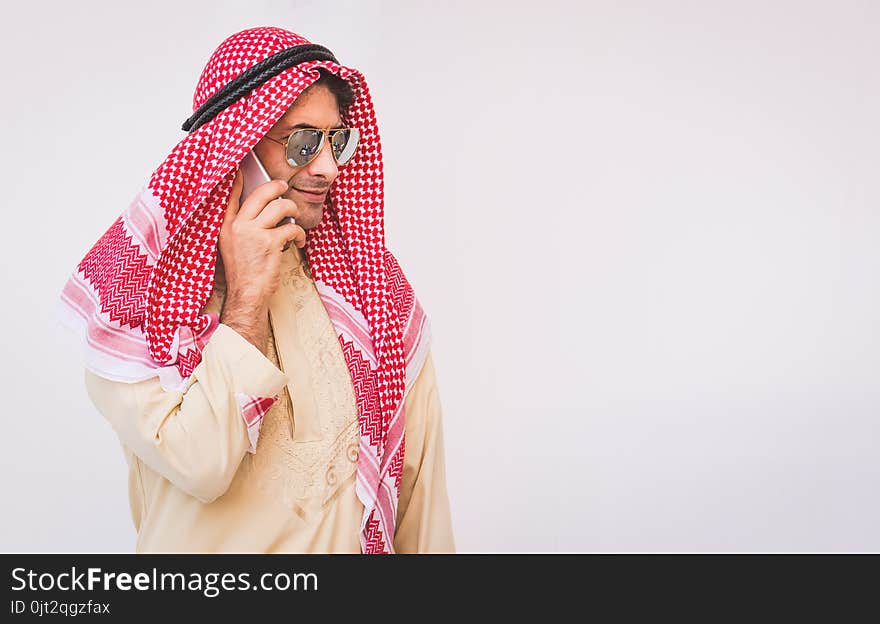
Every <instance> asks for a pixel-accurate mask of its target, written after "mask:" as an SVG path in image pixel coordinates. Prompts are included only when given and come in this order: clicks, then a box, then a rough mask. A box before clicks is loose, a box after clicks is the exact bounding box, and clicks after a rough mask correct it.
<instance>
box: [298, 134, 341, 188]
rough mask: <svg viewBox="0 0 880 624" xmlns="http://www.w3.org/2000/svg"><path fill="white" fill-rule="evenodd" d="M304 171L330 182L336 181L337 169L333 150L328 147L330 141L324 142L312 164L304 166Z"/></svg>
mask: <svg viewBox="0 0 880 624" xmlns="http://www.w3.org/2000/svg"><path fill="white" fill-rule="evenodd" d="M306 170H307V171H308V172H309V175H312V176H320V177H323V178H326V179H327V180H329V181H331V182H332V181H333V180H335V179H336V175H337V174H338V173H339V169H338V167H337V166H336V159H334V158H333V148H332V147H331V146H330V141H327V140H325V141H324V145H323V146H322V147H321V151H320V152H318V155H317V156H315V158H314V160H312V162H310V163H309V164H308V165H306Z"/></svg>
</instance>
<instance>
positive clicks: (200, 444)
mask: <svg viewBox="0 0 880 624" xmlns="http://www.w3.org/2000/svg"><path fill="white" fill-rule="evenodd" d="M287 381H288V378H287V375H285V374H284V373H283V372H282V371H281V370H279V369H278V367H276V366H275V364H273V363H272V362H271V361H270V360H269V359H268V358H267V357H266V356H264V355H263V354H262V353H261V352H260V350H259V349H257V348H256V347H255V346H254V345H252V344H251V343H250V342H248V341H247V340H246V339H245V338H244V337H242V336H241V335H240V334H239V333H238V332H236V331H235V330H234V329H232V328H231V327H229V326H228V325H224V324H222V323H221V324H220V325H219V326H218V327H217V329H216V330H215V331H214V333H213V334H212V335H211V338H210V339H209V340H208V342H207V344H206V345H205V347H204V349H203V350H202V359H201V362H199V364H198V365H197V366H196V367H195V369H193V373H192V375H191V376H190V377H189V382H188V385H187V386H186V388H185V389H184V390H183V391H182V392H169V391H166V390H164V389H163V388H162V386H161V384H160V382H159V378H158V377H153V378H151V379H147V380H144V381H140V382H136V383H125V382H119V381H112V380H108V379H106V378H104V377H100V376H98V375H96V374H95V373H93V372H91V371H90V370H88V369H86V371H85V383H86V390H87V392H88V395H89V398H90V399H91V400H92V403H94V405H95V407H97V409H98V411H99V412H101V414H102V415H103V416H104V418H106V419H107V420H108V421H109V422H110V424H111V425H112V427H113V429H114V430H115V431H116V433H117V435H118V436H119V439H120V441H122V442H123V443H124V444H125V445H126V446H128V447H129V448H130V449H131V451H132V452H133V453H134V454H135V455H137V456H138V457H139V458H140V460H141V461H143V462H144V463H145V464H146V465H147V466H149V467H150V468H152V469H153V470H154V471H156V472H157V473H159V474H160V475H162V476H163V477H165V478H166V479H168V480H169V481H170V482H171V483H173V484H174V485H175V486H177V487H178V488H180V489H181V490H183V491H184V492H186V493H187V494H189V495H190V496H194V497H195V498H197V499H198V500H200V501H202V502H203V503H209V502H211V501H213V500H215V499H217V498H218V497H220V496H221V495H222V494H223V493H224V492H226V490H228V489H229V486H230V484H231V483H232V479H233V477H234V476H235V472H236V471H237V470H238V466H239V464H240V463H241V460H242V458H243V457H244V454H245V453H246V452H247V450H248V447H249V445H250V440H249V438H248V431H247V423H246V422H245V420H244V418H243V416H242V413H241V408H240V407H239V404H238V402H237V399H236V396H237V395H240V394H242V393H243V394H246V395H254V396H259V397H273V396H276V395H278V393H280V392H281V390H282V388H283V387H284V385H285V384H286V383H287Z"/></svg>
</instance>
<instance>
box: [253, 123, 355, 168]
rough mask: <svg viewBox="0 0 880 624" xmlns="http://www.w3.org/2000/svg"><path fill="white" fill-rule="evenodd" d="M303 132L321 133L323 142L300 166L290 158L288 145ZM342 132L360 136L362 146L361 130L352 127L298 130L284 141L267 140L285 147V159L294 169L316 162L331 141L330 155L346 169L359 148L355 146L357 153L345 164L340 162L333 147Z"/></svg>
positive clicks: (270, 138)
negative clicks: (292, 138)
mask: <svg viewBox="0 0 880 624" xmlns="http://www.w3.org/2000/svg"><path fill="white" fill-rule="evenodd" d="M303 130H311V131H315V132H320V133H321V140H320V142H319V143H318V147H317V148H316V149H315V153H314V154H312V157H311V158H309V159H308V160H307V161H306V162H304V163H303V164H301V165H298V164H296V161H293V159H292V158H290V156H289V155H288V154H287V147H288V145H289V144H290V137H292V136H293V135H294V134H296V133H297V132H302V131H303ZM342 130H352V131H354V132H356V133H357V135H358V137H357V140H358V144H360V141H361V133H360V130H358V129H357V128H354V127H351V126H345V127H338V128H297V129H296V130H294V131H293V132H291V133H290V134H288V135H287V136H286V137H285V138H284V140H283V141H279V140H278V139H273V138H272V137H270V136H266V138H267V139H269V140H270V141H275V142H276V143H278V144H279V145H283V146H284V157H285V159H286V160H287V164H288V165H290V166H291V167H294V168H296V167H305V166H306V165H308V164H309V163H310V162H312V161H313V160H315V158H317V157H318V154H320V153H321V150H323V149H324V142H325V141H329V142H330V144H331V148H330V153H331V154H333V160H335V161H336V164H337V165H339V166H340V167H344V166H345V165H347V164H348V163H350V162H351V159H352V158H354V155H355V153H356V152H357V148H358V146H357V145H355V148H354V149H355V151H354V152H352V154H351V156H350V157H349V159H348V160H346V161H345V162H344V163H341V162H339V159H338V158H336V152H334V151H333V147H332V145H333V137H334V135H335V134H336V133H337V132H340V131H342ZM347 145H348V144H347V143H346V146H347Z"/></svg>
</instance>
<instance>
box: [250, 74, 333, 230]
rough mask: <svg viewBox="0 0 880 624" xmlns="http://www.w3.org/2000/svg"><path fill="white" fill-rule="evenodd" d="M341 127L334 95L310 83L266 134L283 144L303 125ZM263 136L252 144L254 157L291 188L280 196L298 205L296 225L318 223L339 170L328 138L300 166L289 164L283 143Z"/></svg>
mask: <svg viewBox="0 0 880 624" xmlns="http://www.w3.org/2000/svg"><path fill="white" fill-rule="evenodd" d="M340 126H342V121H341V119H340V115H339V105H338V104H337V101H336V96H335V95H333V93H332V92H331V91H330V90H329V89H328V88H327V87H325V86H324V85H313V86H311V87H309V88H308V89H306V90H305V91H303V92H302V93H301V94H300V96H299V97H298V98H296V101H295V102H294V103H293V104H292V105H291V107H290V108H289V109H287V112H286V113H284V116H283V117H281V119H279V120H278V123H276V124H275V125H274V126H272V128H271V129H270V130H269V132H267V133H266V137H271V138H273V139H276V141H281V143H285V142H286V141H287V137H288V136H289V135H290V133H291V132H293V131H294V130H297V129H299V128H302V127H308V128H338V127H340ZM266 137H263V138H262V139H260V142H259V143H257V144H256V146H254V152H255V153H256V154H257V158H259V159H260V162H262V163H263V166H264V167H265V168H266V171H267V172H268V173H269V177H271V178H272V179H273V180H285V181H286V182H287V183H288V184H289V185H290V189H289V190H288V191H287V192H286V193H285V194H284V195H282V197H284V198H286V199H290V200H292V201H293V202H294V203H295V204H296V206H297V208H299V214H297V215H296V217H295V218H296V223H297V225H299V226H300V227H301V228H303V229H304V230H309V229H311V228H313V227H315V226H317V225H318V224H319V223H320V222H321V216H322V215H323V212H324V197H323V196H326V193H327V190H328V189H329V188H330V185H331V184H333V180H335V179H336V176H337V174H338V173H339V170H338V168H337V165H336V161H335V160H334V159H333V152H332V148H331V147H330V141H328V140H326V139H325V140H324V145H323V146H321V152H320V153H319V154H318V155H317V156H315V158H314V160H312V161H311V162H310V163H308V164H306V165H303V166H302V167H291V166H290V165H289V164H288V162H287V158H286V156H285V149H284V145H282V144H280V143H277V142H275V141H271V140H269V139H268V138H266ZM303 191H312V192H314V193H318V194H320V195H322V197H321V198H317V197H315V196H314V195H308V194H305V193H304V192H303Z"/></svg>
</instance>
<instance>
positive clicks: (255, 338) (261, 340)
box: [220, 295, 269, 355]
mask: <svg viewBox="0 0 880 624" xmlns="http://www.w3.org/2000/svg"><path fill="white" fill-rule="evenodd" d="M220 322H221V323H223V324H224V325H227V326H229V327H231V328H232V329H234V330H235V331H236V332H238V333H239V335H241V337H242V338H244V339H245V340H247V341H248V342H249V343H251V344H252V345H254V346H255V347H256V348H257V349H259V350H260V353H262V354H263V355H266V346H267V343H268V341H269V306H268V303H265V302H262V303H260V302H257V301H255V300H253V299H247V298H240V297H236V296H234V295H233V296H230V297H227V299H226V301H225V302H224V303H223V310H222V311H221V313H220Z"/></svg>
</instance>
